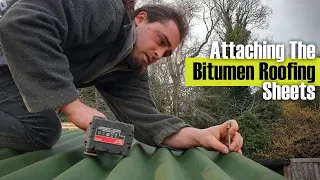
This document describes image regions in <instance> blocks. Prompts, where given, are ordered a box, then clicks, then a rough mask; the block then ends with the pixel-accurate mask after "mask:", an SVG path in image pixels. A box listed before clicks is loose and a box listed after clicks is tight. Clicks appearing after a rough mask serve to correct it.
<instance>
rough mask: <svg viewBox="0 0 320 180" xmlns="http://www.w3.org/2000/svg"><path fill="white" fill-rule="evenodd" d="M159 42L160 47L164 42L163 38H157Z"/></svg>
mask: <svg viewBox="0 0 320 180" xmlns="http://www.w3.org/2000/svg"><path fill="white" fill-rule="evenodd" d="M159 42H160V45H161V46H162V45H164V40H163V38H161V37H159Z"/></svg>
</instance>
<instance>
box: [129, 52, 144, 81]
mask: <svg viewBox="0 0 320 180" xmlns="http://www.w3.org/2000/svg"><path fill="white" fill-rule="evenodd" d="M127 59H128V64H129V69H130V70H131V71H132V72H134V73H135V74H136V75H137V76H141V75H142V74H144V73H145V72H146V70H147V65H146V64H145V63H144V61H143V60H140V59H138V58H137V57H135V56H134V55H133V54H132V53H130V55H129V56H128V57H127Z"/></svg>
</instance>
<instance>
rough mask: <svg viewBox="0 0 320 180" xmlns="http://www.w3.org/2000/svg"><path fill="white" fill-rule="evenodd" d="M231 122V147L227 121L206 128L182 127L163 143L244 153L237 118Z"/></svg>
mask: <svg viewBox="0 0 320 180" xmlns="http://www.w3.org/2000/svg"><path fill="white" fill-rule="evenodd" d="M230 122H231V124H230V129H229V130H230V141H231V142H230V147H229V148H228V124H227V122H225V123H223V124H221V125H217V126H212V127H209V128H206V129H196V128H192V127H186V128H182V129H181V130H180V131H178V132H177V133H175V134H173V135H172V136H170V137H168V138H166V139H165V140H164V141H163V142H162V143H163V144H165V145H167V146H170V147H172V148H176V149H185V148H191V147H203V148H205V149H207V150H215V151H219V152H222V153H225V154H227V153H229V152H230V151H234V152H237V153H239V154H242V150H241V148H242V145H243V138H242V136H241V135H240V134H239V133H238V129H239V127H238V123H237V122H236V121H235V120H230Z"/></svg>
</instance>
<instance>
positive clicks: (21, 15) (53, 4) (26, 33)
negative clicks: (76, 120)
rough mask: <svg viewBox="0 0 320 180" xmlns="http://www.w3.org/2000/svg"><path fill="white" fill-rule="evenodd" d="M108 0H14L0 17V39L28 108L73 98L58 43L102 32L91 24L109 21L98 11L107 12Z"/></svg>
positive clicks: (39, 108) (50, 106) (65, 44)
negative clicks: (0, 17) (15, 0)
mask: <svg viewBox="0 0 320 180" xmlns="http://www.w3.org/2000/svg"><path fill="white" fill-rule="evenodd" d="M98 2H100V4H99V3H98ZM110 4H112V1H104V0H96V1H92V0H78V1H76V0H54V1H48V0H19V1H18V2H16V3H15V4H14V5H13V6H12V7H11V8H10V9H9V10H8V11H7V13H6V14H5V15H4V16H3V17H2V19H1V21H0V42H1V45H2V48H3V51H4V55H5V57H6V59H7V63H8V66H9V68H10V71H11V73H12V76H13V79H14V81H15V83H16V84H17V87H18V89H19V91H20V93H21V95H22V97H23V100H24V102H25V104H26V106H27V108H28V110H29V111H30V112H38V111H43V110H47V109H54V108H57V107H60V106H62V105H65V104H68V103H70V102H72V101H74V100H76V99H77V98H78V92H77V90H76V88H75V85H74V83H73V75H72V74H71V72H70V71H69V63H68V59H67V57H66V56H65V55H64V54H63V52H64V49H63V48H65V47H68V46H70V45H71V44H73V43H80V42H84V40H88V41H89V40H90V38H91V39H94V38H95V36H94V35H96V36H97V34H99V33H98V31H107V29H103V28H102V29H98V30H97V29H94V27H95V26H97V24H98V23H102V24H104V26H108V24H112V19H111V17H112V15H110V19H107V20H106V18H104V17H105V16H102V15H101V14H102V13H101V12H105V11H106V9H109V10H108V11H110V13H111V14H112V13H113V12H112V11H113V9H112V6H111V5H110ZM108 6H109V7H108ZM95 9H96V10H95ZM114 11H116V10H114ZM98 21H100V22H98ZM95 33H96V34H95ZM88 35H91V36H88ZM81 39H83V40H81Z"/></svg>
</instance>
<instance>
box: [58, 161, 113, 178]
mask: <svg viewBox="0 0 320 180" xmlns="http://www.w3.org/2000/svg"><path fill="white" fill-rule="evenodd" d="M109 172H110V169H106V168H105V167H104V166H102V165H101V163H100V162H99V161H98V160H97V159H94V158H90V157H88V158H84V159H83V160H81V161H80V162H78V163H77V164H75V165H74V166H72V167H71V168H69V169H67V170H66V171H64V172H63V173H61V174H60V175H59V176H57V177H56V178H54V180H66V179H68V180H73V179H74V180H78V179H88V180H89V179H94V180H103V179H105V178H106V177H107V175H108V174H109Z"/></svg>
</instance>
